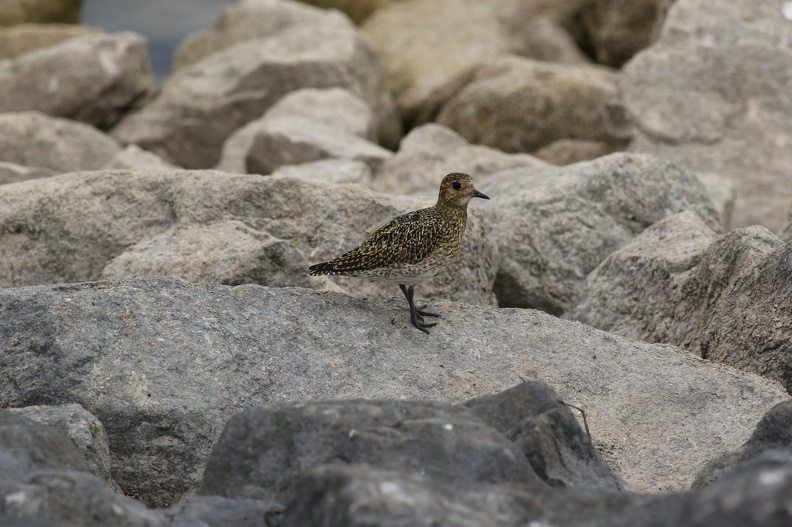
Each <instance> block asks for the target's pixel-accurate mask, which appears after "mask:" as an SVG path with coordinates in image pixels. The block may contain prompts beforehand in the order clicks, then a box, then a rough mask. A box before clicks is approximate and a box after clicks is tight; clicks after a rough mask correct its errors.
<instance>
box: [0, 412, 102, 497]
mask: <svg viewBox="0 0 792 527" xmlns="http://www.w3.org/2000/svg"><path fill="white" fill-rule="evenodd" d="M2 406H3V407H5V406H7V405H5V404H3V405H2ZM48 469H55V470H80V471H84V472H88V470H89V467H88V464H87V463H86V461H85V459H83V457H82V455H80V452H79V451H78V450H77V447H75V446H74V443H72V442H71V441H69V440H68V439H67V438H66V436H65V435H62V434H61V433H59V432H57V431H56V430H55V429H54V428H52V427H49V426H46V425H43V424H39V423H37V422H35V421H32V420H30V419H28V418H26V417H23V416H22V415H18V414H17V413H15V412H11V411H8V410H0V473H2V481H11V480H19V479H22V478H24V477H25V476H27V475H29V474H30V473H33V472H36V471H39V470H48ZM0 512H2V509H0Z"/></svg>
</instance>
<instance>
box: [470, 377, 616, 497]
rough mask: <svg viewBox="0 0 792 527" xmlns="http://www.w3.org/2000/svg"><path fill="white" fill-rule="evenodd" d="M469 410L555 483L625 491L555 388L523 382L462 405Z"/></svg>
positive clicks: (557, 485)
mask: <svg viewBox="0 0 792 527" xmlns="http://www.w3.org/2000/svg"><path fill="white" fill-rule="evenodd" d="M465 406H467V407H468V408H470V409H471V410H472V411H473V413H475V414H476V415H478V416H479V417H480V418H481V419H483V420H484V421H485V422H486V423H488V424H489V425H490V426H492V427H494V428H496V429H497V430H498V431H500V432H501V433H503V434H504V435H505V436H506V437H507V438H509V440H511V441H512V442H513V443H515V444H516V445H517V446H518V447H519V448H520V450H521V451H522V453H523V454H524V455H525V457H526V458H527V459H528V461H529V462H530V464H531V466H532V467H533V469H534V471H535V472H536V474H537V475H538V476H539V477H540V478H542V480H543V481H545V482H546V483H548V484H549V485H551V486H553V487H591V488H602V489H608V490H615V491H621V490H625V488H626V484H625V482H624V481H623V480H622V479H621V478H620V477H619V476H617V475H616V474H614V472H613V471H612V470H611V468H610V467H609V466H608V464H607V463H606V462H605V460H604V459H603V458H602V456H601V455H600V453H599V452H597V450H596V449H595V448H594V447H593V445H592V444H591V439H590V438H589V437H588V436H587V435H586V434H585V433H584V432H583V430H582V429H581V428H580V425H579V424H578V422H577V421H576V420H575V418H574V417H573V416H572V414H571V413H570V411H569V408H568V407H567V406H566V404H565V403H564V402H563V401H562V400H561V398H560V397H558V394H556V393H555V391H554V390H553V389H552V388H551V387H549V386H548V385H546V384H545V383H542V382H537V381H534V382H524V383H522V384H519V385H517V386H515V387H514V388H511V389H509V390H506V391H504V392H501V393H498V394H494V395H485V396H482V397H476V398H474V399H471V400H470V401H468V402H466V403H465Z"/></svg>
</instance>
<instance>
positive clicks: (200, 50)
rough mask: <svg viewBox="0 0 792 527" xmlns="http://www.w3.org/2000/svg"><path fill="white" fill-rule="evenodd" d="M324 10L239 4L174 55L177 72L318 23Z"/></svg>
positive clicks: (266, 0)
mask: <svg viewBox="0 0 792 527" xmlns="http://www.w3.org/2000/svg"><path fill="white" fill-rule="evenodd" d="M324 15H325V12H324V11H323V10H322V9H315V8H313V7H309V6H308V5H306V4H305V3H303V2H291V1H284V0H239V1H237V2H235V3H232V4H231V5H228V6H227V7H225V8H224V9H223V10H222V11H221V13H220V15H218V17H217V19H216V20H215V23H214V27H213V28H212V29H210V30H207V31H197V32H195V33H191V34H189V35H187V37H186V38H185V39H184V40H183V41H182V42H181V43H180V44H179V46H178V47H177V48H176V50H175V51H174V52H173V61H172V65H171V67H172V68H173V70H174V71H176V70H178V69H180V68H183V67H185V66H189V65H191V64H194V63H196V62H198V61H200V60H202V59H205V58H206V57H208V56H209V55H211V54H212V53H217V52H218V51H222V50H224V49H226V48H228V47H231V46H233V45H235V44H239V43H242V42H245V41H248V40H254V39H262V38H267V37H271V36H273V35H275V34H276V33H278V32H280V31H283V30H284V29H288V28H290V27H291V26H294V25H297V24H301V23H306V22H308V23H311V22H318V21H321V20H322V19H323V17H324Z"/></svg>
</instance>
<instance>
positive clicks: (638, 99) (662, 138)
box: [619, 0, 792, 232]
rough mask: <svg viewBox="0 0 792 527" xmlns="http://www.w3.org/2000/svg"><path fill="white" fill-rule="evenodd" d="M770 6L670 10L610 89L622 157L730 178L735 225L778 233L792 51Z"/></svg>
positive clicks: (745, 3) (707, 3)
mask: <svg viewBox="0 0 792 527" xmlns="http://www.w3.org/2000/svg"><path fill="white" fill-rule="evenodd" d="M788 37H789V21H788V20H787V19H786V18H785V17H784V16H783V15H782V13H781V5H780V4H779V2H776V1H775V0H758V1H754V0H725V1H722V0H678V1H676V2H675V3H674V4H673V5H672V7H671V9H670V10H669V12H668V17H667V19H666V22H665V25H664V26H663V29H662V32H661V34H660V37H659V40H658V41H657V42H656V43H655V44H654V45H652V46H651V47H650V48H648V49H646V50H644V51H643V52H641V53H639V54H638V55H636V56H635V58H633V60H631V61H630V62H629V63H627V65H625V67H624V70H623V71H622V74H621V76H620V79H619V86H620V89H621V92H622V96H623V100H624V105H625V107H626V109H627V111H628V112H629V113H630V114H631V115H632V117H633V119H634V122H635V141H634V142H633V144H632V145H631V147H630V148H631V149H632V150H634V151H637V152H648V153H652V154H655V155H658V156H660V157H663V158H666V159H669V160H672V161H674V162H677V163H680V164H682V165H684V166H686V167H688V168H690V169H692V170H696V171H702V172H714V173H717V174H720V175H722V176H724V177H727V178H729V179H730V180H731V181H732V182H733V183H734V185H735V188H736V190H737V203H736V205H735V211H734V225H733V226H727V227H729V228H733V227H743V226H748V225H754V224H761V225H764V226H766V227H768V228H769V229H770V230H772V231H774V232H778V231H780V230H781V229H782V228H783V227H784V225H785V224H786V213H787V211H788V210H789V203H790V201H792V185H790V184H789V166H790V165H792V149H790V148H789V144H792V120H790V119H789V118H788V116H789V115H790V114H792V100H791V99H790V98H789V97H788V90H786V89H784V88H783V87H784V86H788V85H789V83H790V79H791V78H792V41H791V40H790V39H789V38H788Z"/></svg>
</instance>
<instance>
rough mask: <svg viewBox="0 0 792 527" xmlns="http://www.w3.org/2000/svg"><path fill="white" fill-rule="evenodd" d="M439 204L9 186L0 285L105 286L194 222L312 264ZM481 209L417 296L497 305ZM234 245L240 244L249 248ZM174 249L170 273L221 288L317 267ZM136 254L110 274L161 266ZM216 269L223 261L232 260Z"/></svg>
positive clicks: (222, 188)
mask: <svg viewBox="0 0 792 527" xmlns="http://www.w3.org/2000/svg"><path fill="white" fill-rule="evenodd" d="M433 203H434V199H422V198H411V199H408V198H395V197H389V196H384V195H381V194H375V193H373V192H371V191H368V190H366V189H364V188H362V187H359V186H357V185H343V186H337V185H328V184H322V183H314V182H310V181H306V179H305V178H301V179H298V178H288V177H272V176H270V177H262V176H257V175H232V174H225V173H222V172H216V171H204V172H200V171H194V172H190V171H165V172H160V171H144V172H130V171H110V172H104V171H102V172H93V173H75V174H67V175H63V176H59V177H55V178H46V179H43V180H36V181H26V182H23V183H18V184H16V185H5V186H3V187H0V225H2V226H4V227H5V229H4V230H0V244H2V246H3V247H4V250H5V251H6V252H5V255H6V265H5V266H0V285H2V286H6V287H8V286H12V285H32V284H44V283H58V282H77V281H83V280H96V279H98V278H99V277H100V276H101V275H102V271H103V269H104V268H105V267H106V266H107V265H108V264H110V261H111V260H112V259H114V258H116V257H118V256H119V255H121V254H122V253H124V252H125V251H127V250H128V249H130V247H131V246H133V245H135V244H138V243H140V242H148V241H150V240H151V239H152V238H154V237H159V236H160V235H163V233H165V231H167V230H168V229H170V228H171V227H174V226H180V227H187V226H192V227H190V229H189V230H188V231H181V232H182V234H184V233H185V232H187V233H192V235H191V236H188V239H192V240H194V242H195V243H207V244H211V245H213V246H215V247H219V245H218V244H219V243H226V242H225V241H223V240H217V239H216V238H215V239H214V241H212V233H213V232H214V233H216V232H217V230H216V229H217V228H218V227H215V228H214V229H212V228H207V227H206V226H207V225H211V224H213V223H218V222H225V221H227V220H236V221H240V222H242V223H244V224H245V225H246V226H247V228H249V229H253V230H255V231H259V233H258V234H253V233H249V235H250V236H252V237H253V238H258V239H259V242H257V243H262V242H261V240H263V238H262V237H261V236H262V234H263V233H268V234H269V235H271V236H274V237H275V238H278V239H280V240H285V241H286V242H288V243H289V244H291V245H292V246H293V248H294V249H296V250H297V251H298V252H299V253H300V254H301V255H302V258H304V261H305V262H307V263H308V264H311V263H316V262H318V261H321V260H322V259H328V258H331V257H333V256H337V255H339V254H342V253H343V252H346V251H348V250H349V249H352V248H353V247H355V246H356V245H357V244H359V243H360V242H362V241H363V240H364V239H365V238H366V237H367V236H369V235H370V234H371V233H372V232H373V231H374V229H375V228H377V227H379V226H381V225H382V224H384V223H385V222H387V221H389V220H390V219H392V218H393V217H394V216H396V215H398V214H402V213H405V212H408V211H410V210H415V209H417V208H420V207H426V206H430V205H432V204H433ZM470 209H471V210H470V214H469V216H470V218H469V221H468V230H467V232H466V235H465V240H464V242H463V243H464V244H463V256H462V257H461V258H460V259H459V260H458V261H457V262H456V263H454V264H453V265H452V266H451V267H450V268H449V269H448V270H447V271H446V272H445V273H444V274H443V275H441V276H438V277H436V278H435V279H434V280H433V281H431V282H429V283H428V284H426V285H424V286H421V287H420V288H419V291H418V296H420V297H423V296H427V297H429V296H436V297H440V298H448V299H452V300H456V301H461V302H470V303H478V304H490V305H494V304H495V296H494V294H493V292H492V284H493V282H494V280H495V274H496V271H497V263H498V248H497V244H496V241H495V239H494V237H493V236H490V235H489V233H490V231H491V229H492V226H491V225H490V224H489V222H488V220H486V219H485V218H484V217H483V215H482V211H478V210H476V209H475V206H471V207H470ZM226 227H228V225H226ZM199 232H204V234H205V235H206V239H205V240H202V241H200V242H198V239H197V238H196V236H195V235H196V234H197V233H199ZM42 233H47V235H46V236H44V235H42ZM172 235H173V233H171V234H170V235H164V237H160V238H159V239H158V240H159V241H157V240H155V241H151V242H150V243H144V244H143V246H138V247H136V248H134V249H131V251H132V252H133V253H139V252H140V251H141V250H143V249H144V248H145V250H143V252H145V253H147V254H149V255H153V254H155V253H156V252H157V251H158V249H157V247H163V242H164V240H166V239H167V238H168V237H169V236H172ZM179 243H182V242H179ZM231 245H234V246H235V247H237V248H238V247H239V244H238V243H232V244H231ZM256 246H257V247H260V246H259V245H256ZM164 249H167V253H166V254H165V253H162V258H163V259H164V260H167V261H168V264H167V266H165V267H163V268H162V269H163V270H164V269H166V268H167V269H168V270H169V272H170V271H174V272H175V271H178V272H179V273H184V274H185V275H186V276H201V279H209V275H208V274H206V273H210V272H211V273H214V280H213V281H215V282H220V281H224V280H227V279H230V278H231V277H233V276H236V277H239V276H242V275H244V276H259V275H260V272H261V271H263V270H264V269H267V268H271V269H272V271H273V273H274V275H273V276H270V277H269V278H267V281H269V280H272V281H273V282H274V283H279V284H281V285H286V283H284V282H283V281H282V280H283V279H285V278H286V275H284V274H283V271H284V270H287V269H291V270H295V272H296V273H297V274H292V275H290V278H291V282H288V283H290V285H295V286H300V285H305V278H306V277H305V274H306V272H307V266H306V267H305V268H304V269H298V268H297V267H296V266H299V263H296V264H295V263H294V262H289V263H288V265H287V266H286V267H284V268H280V269H277V268H275V267H273V266H271V267H268V266H269V265H270V264H268V263H267V262H260V261H258V258H259V255H261V254H262V253H260V252H256V250H251V248H248V249H246V251H245V254H247V255H248V257H249V258H248V259H247V261H240V254H239V253H236V254H233V255H232V254H228V256H229V258H230V261H235V260H237V261H238V263H237V264H235V265H234V269H235V270H234V271H233V272H232V273H230V274H229V269H228V268H223V267H216V268H214V269H209V268H208V267H203V268H202V267H201V264H200V263H191V262H189V260H185V259H184V255H183V254H182V255H181V256H180V255H179V250H178V249H179V247H178V244H177V245H176V246H167V243H166V244H165V246H164ZM262 250H263V251H264V254H270V255H277V254H288V253H289V252H288V250H287V249H285V248H284V247H283V246H281V245H279V243H276V245H275V246H268V247H267V248H266V249H262ZM270 250H275V253H270V252H268V251H270ZM281 250H283V251H285V252H281ZM152 251H153V252H152ZM131 256H132V255H128V256H127V257H124V258H122V260H123V261H124V264H123V265H121V264H120V262H119V264H118V265H114V266H113V267H112V269H111V270H110V271H108V272H112V273H113V274H112V275H113V276H118V274H117V273H118V272H120V270H122V269H129V270H130V271H131V272H132V273H133V276H139V275H138V274H137V273H138V271H145V272H149V271H154V270H155V264H154V263H152V262H148V263H147V262H145V261H141V260H140V257H138V256H135V257H131ZM127 258H128V259H127ZM210 259H211V258H210ZM164 260H163V261H164ZM163 261H160V262H158V263H156V265H161V264H163ZM215 261H216V262H217V263H218V265H220V264H222V263H223V262H224V260H222V259H216V260H215ZM31 262H33V263H31ZM179 262H182V263H179ZM226 263H227V262H226ZM182 264H183V266H182ZM247 270H249V271H250V273H248V272H247ZM178 275H179V276H182V275H181V274H178ZM262 279H263V277H262ZM336 282H337V283H338V284H340V285H341V286H342V287H343V290H346V291H347V292H349V293H353V294H355V295H358V296H367V295H383V294H384V295H387V296H397V295H400V293H399V290H398V288H397V287H396V286H393V285H390V286H386V285H385V284H378V283H373V282H369V281H367V280H360V279H355V278H346V279H345V280H344V279H338V280H337V281H336ZM311 284H313V285H314V287H316V288H317V289H319V290H326V289H328V288H330V289H333V288H335V289H337V287H334V286H333V282H331V281H329V279H327V278H326V277H323V278H312V279H311Z"/></svg>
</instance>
